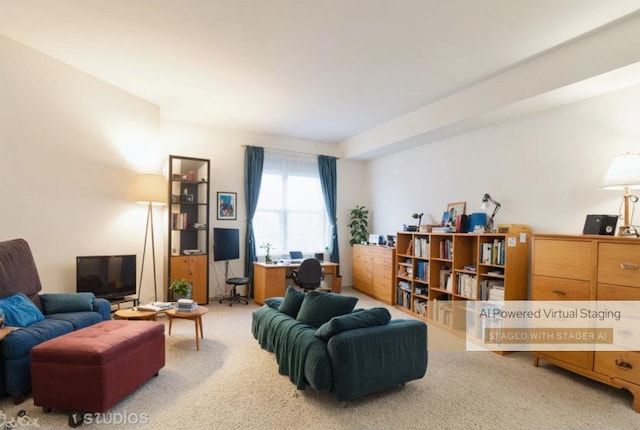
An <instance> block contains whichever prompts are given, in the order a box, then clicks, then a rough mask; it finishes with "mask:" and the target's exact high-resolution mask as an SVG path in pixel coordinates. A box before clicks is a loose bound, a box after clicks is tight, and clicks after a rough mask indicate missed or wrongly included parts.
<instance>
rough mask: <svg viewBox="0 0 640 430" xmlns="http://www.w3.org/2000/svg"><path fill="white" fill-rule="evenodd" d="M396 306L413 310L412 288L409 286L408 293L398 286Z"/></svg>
mask: <svg viewBox="0 0 640 430" xmlns="http://www.w3.org/2000/svg"><path fill="white" fill-rule="evenodd" d="M396 304H397V305H398V306H402V307H403V308H405V309H411V286H409V290H408V291H407V290H405V289H404V288H402V287H400V286H398V288H397V294H396Z"/></svg>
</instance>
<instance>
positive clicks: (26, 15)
mask: <svg viewBox="0 0 640 430" xmlns="http://www.w3.org/2000/svg"><path fill="white" fill-rule="evenodd" d="M639 9H640V0H609V1H603V0H0V33H2V34H4V35H6V36H8V37H10V38H12V39H15V40H17V41H20V42H22V43H24V44H26V45H29V46H31V47H33V48H35V49H37V50H39V51H42V52H44V53H46V54H48V55H51V56H53V57H56V58H58V59H60V60H62V61H64V62H66V63H68V64H71V65H73V66H75V67H77V68H79V69H81V70H83V71H86V72H88V73H90V74H92V75H94V76H97V77H99V78H101V79H103V80H105V81H108V82H110V83H112V84H113V85H116V86H118V87H120V88H123V89H125V90H127V91H129V92H131V93H133V94H136V95H137V96H139V97H141V98H143V99H146V100H148V101H150V102H153V103H155V104H157V105H159V106H160V108H161V112H162V116H163V117H164V118H169V119H176V120H180V121H187V122H194V123H203V124H211V125H214V126H219V127H228V128H240V129H244V130H249V131H256V132H262V133H269V134H277V135H285V136H294V137H301V138H306V139H311V140H319V141H327V142H338V141H342V140H344V139H348V138H350V137H352V136H355V135H358V134H360V133H363V132H365V131H366V130H368V129H371V128H373V127H375V126H377V125H379V124H381V123H384V122H386V121H389V120H391V119H394V118H397V117H399V116H402V115H404V114H407V113H408V112H411V111H413V110H416V109H418V108H420V107H423V106H425V105H429V104H432V103H434V102H436V101H438V100H439V99H442V98H443V97H446V96H450V95H452V94H455V93H457V92H459V91H461V90H463V89H465V88H468V87H470V86H471V85H473V84H476V83H478V82H480V81H483V80H485V79H487V78H489V77H492V76H495V75H497V74H498V73H500V72H502V71H504V70H506V69H509V68H510V67H513V66H514V65H517V64H521V63H522V62H524V61H526V60H528V59H530V58H532V57H535V56H538V55H540V54H541V53H544V52H545V51H548V50H551V49H553V48H554V47H556V46H558V45H561V44H563V43H565V42H567V41H569V40H572V39H574V38H578V37H580V36H582V35H584V34H586V33H589V32H591V31H593V30H594V29H597V28H599V27H601V26H605V25H607V24H608V23H611V22H612V21H614V20H617V19H619V18H621V17H624V16H625V15H627V14H631V13H633V12H635V11H637V10H639Z"/></svg>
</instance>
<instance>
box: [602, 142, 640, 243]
mask: <svg viewBox="0 0 640 430" xmlns="http://www.w3.org/2000/svg"><path fill="white" fill-rule="evenodd" d="M602 188H604V189H605V190H624V195H623V204H624V225H623V226H622V227H621V228H620V235H623V236H624V235H626V234H629V232H630V230H631V218H630V217H629V201H633V203H635V202H637V201H638V197H637V196H634V195H632V194H631V193H630V192H629V191H630V190H633V189H638V188H640V154H634V153H630V152H627V153H626V154H622V155H617V156H615V157H614V158H613V160H611V164H610V165H609V170H607V174H606V175H605V177H604V181H602Z"/></svg>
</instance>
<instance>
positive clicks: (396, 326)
mask: <svg viewBox="0 0 640 430" xmlns="http://www.w3.org/2000/svg"><path fill="white" fill-rule="evenodd" d="M327 349H328V352H329V356H330V358H331V365H332V371H333V389H332V393H333V395H334V397H335V398H336V399H337V400H340V401H345V400H352V399H356V398H358V397H362V396H364V395H367V394H371V393H374V392H376V391H380V390H384V389H386V388H390V387H393V386H396V385H401V384H404V383H406V382H409V381H411V380H414V379H420V378H422V377H423V376H424V375H425V373H426V371H427V362H428V353H427V325H426V324H425V323H423V322H421V321H417V320H394V321H391V322H390V323H389V324H388V325H383V326H376V327H367V328H359V329H354V330H348V331H344V332H342V333H340V334H337V335H335V336H333V337H331V339H329V342H328V343H327Z"/></svg>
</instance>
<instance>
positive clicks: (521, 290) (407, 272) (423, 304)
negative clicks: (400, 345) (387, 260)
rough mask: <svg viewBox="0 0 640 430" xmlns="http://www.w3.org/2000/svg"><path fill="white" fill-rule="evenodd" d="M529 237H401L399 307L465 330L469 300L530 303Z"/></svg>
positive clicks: (510, 234)
mask: <svg viewBox="0 0 640 430" xmlns="http://www.w3.org/2000/svg"><path fill="white" fill-rule="evenodd" d="M529 235H530V232H529V230H528V229H526V228H524V227H523V226H519V228H518V230H517V232H511V231H508V232H505V233H482V234H478V233H423V232H398V234H397V237H398V245H397V261H396V305H397V306H398V307H399V308H400V309H404V310H407V311H409V312H412V313H415V314H418V315H420V316H423V317H425V318H427V319H428V320H429V321H431V322H436V323H439V324H442V325H445V326H447V327H450V328H453V329H456V330H461V331H464V329H465V321H466V315H465V302H466V301H467V300H483V299H484V300H488V299H489V298H491V299H492V300H526V299H527V279H528V270H527V269H528V255H529V251H528V250H529Z"/></svg>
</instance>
